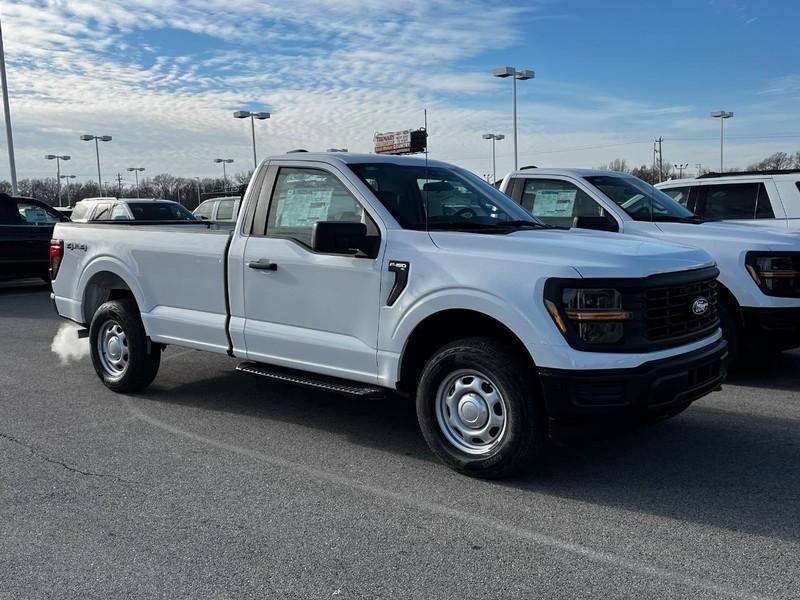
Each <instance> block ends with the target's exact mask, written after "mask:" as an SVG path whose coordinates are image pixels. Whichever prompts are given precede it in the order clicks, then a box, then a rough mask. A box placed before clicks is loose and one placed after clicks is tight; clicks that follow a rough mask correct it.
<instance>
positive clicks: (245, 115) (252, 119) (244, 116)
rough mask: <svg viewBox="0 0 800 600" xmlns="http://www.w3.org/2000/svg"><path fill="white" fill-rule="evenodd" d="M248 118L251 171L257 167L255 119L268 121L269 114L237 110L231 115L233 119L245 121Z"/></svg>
mask: <svg viewBox="0 0 800 600" xmlns="http://www.w3.org/2000/svg"><path fill="white" fill-rule="evenodd" d="M248 117H249V118H250V131H251V133H252V134H253V169H256V167H258V159H257V158H256V126H255V119H258V120H259V121H264V120H266V119H269V117H270V114H269V113H268V112H250V111H249V110H237V111H236V112H235V113H233V118H234V119H247V118H248Z"/></svg>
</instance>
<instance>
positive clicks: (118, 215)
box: [111, 204, 130, 221]
mask: <svg viewBox="0 0 800 600" xmlns="http://www.w3.org/2000/svg"><path fill="white" fill-rule="evenodd" d="M111 218H112V219H114V220H115V221H127V220H130V217H129V216H128V211H127V210H125V206H124V205H123V204H115V205H114V208H113V210H112V211H111Z"/></svg>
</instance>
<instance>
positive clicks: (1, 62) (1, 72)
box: [0, 24, 17, 196]
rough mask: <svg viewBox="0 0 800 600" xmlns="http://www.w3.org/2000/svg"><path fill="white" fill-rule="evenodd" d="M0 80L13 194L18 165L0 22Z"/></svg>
mask: <svg viewBox="0 0 800 600" xmlns="http://www.w3.org/2000/svg"><path fill="white" fill-rule="evenodd" d="M0 81H1V82H2V85H3V110H4V111H5V117H6V142H7V143H8V166H9V169H10V170H11V194H12V195H13V196H16V195H17V165H16V162H15V161H14V136H13V135H12V134H11V106H10V105H9V103H8V79H6V53H5V49H4V48H3V26H2V24H0Z"/></svg>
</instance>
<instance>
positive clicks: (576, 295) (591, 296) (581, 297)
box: [547, 288, 631, 344]
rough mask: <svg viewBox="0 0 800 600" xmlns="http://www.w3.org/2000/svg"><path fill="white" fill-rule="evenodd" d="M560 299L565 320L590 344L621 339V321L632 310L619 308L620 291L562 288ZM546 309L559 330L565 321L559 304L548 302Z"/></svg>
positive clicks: (609, 342)
mask: <svg viewBox="0 0 800 600" xmlns="http://www.w3.org/2000/svg"><path fill="white" fill-rule="evenodd" d="M561 303H562V306H563V307H564V312H565V315H566V318H567V321H569V322H571V323H572V324H573V325H574V326H575V327H576V330H577V332H578V335H579V336H580V338H581V339H582V340H583V341H584V342H587V343H589V344H614V343H616V342H619V341H620V340H621V339H622V335H623V323H624V322H625V321H627V320H629V319H630V318H631V313H630V312H628V311H626V310H623V308H622V294H620V292H619V291H618V290H614V289H583V288H565V289H564V290H563V293H562V297H561ZM547 310H548V312H549V313H550V315H551V316H552V318H553V320H554V321H555V322H556V325H557V326H558V327H559V329H561V332H562V333H566V328H567V325H566V323H565V322H564V319H563V318H562V317H561V313H560V311H559V310H558V307H556V306H555V304H554V303H552V302H550V301H548V302H547Z"/></svg>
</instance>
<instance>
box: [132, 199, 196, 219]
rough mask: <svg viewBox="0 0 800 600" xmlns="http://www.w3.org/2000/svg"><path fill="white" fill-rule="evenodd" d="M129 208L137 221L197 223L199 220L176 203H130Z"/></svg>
mask: <svg viewBox="0 0 800 600" xmlns="http://www.w3.org/2000/svg"><path fill="white" fill-rule="evenodd" d="M128 207H129V208H130V209H131V213H133V218H134V219H136V220H137V221H196V220H197V218H196V217H195V216H194V215H193V214H192V213H190V212H189V211H188V210H186V209H185V208H183V206H181V205H180V204H175V203H174V202H130V203H129V204H128Z"/></svg>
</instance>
